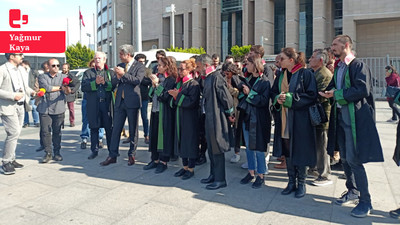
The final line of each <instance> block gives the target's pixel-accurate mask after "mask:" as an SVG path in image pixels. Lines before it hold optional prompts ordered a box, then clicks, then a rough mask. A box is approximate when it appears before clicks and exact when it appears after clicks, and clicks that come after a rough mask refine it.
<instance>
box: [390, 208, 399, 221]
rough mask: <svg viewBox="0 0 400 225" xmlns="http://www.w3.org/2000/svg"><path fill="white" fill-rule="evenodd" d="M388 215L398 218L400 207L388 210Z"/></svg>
mask: <svg viewBox="0 0 400 225" xmlns="http://www.w3.org/2000/svg"><path fill="white" fill-rule="evenodd" d="M389 215H390V216H391V217H392V218H395V219H399V218H400V208H398V209H396V210H392V211H390V212H389Z"/></svg>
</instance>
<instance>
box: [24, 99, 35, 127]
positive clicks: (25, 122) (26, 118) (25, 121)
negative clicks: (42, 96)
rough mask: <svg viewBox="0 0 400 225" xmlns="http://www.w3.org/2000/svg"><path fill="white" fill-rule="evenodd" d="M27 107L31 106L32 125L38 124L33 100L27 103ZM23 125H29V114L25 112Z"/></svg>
mask: <svg viewBox="0 0 400 225" xmlns="http://www.w3.org/2000/svg"><path fill="white" fill-rule="evenodd" d="M29 105H31V106H32V118H33V124H37V123H39V113H38V111H37V110H36V108H37V106H36V105H35V99H31V100H30V101H29ZM24 124H29V113H28V112H26V111H25V119H24Z"/></svg>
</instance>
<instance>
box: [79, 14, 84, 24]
mask: <svg viewBox="0 0 400 225" xmlns="http://www.w3.org/2000/svg"><path fill="white" fill-rule="evenodd" d="M79 20H81V21H82V25H83V26H85V23H84V22H83V16H82V13H81V11H80V10H79Z"/></svg>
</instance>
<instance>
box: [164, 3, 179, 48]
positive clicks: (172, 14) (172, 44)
mask: <svg viewBox="0 0 400 225" xmlns="http://www.w3.org/2000/svg"><path fill="white" fill-rule="evenodd" d="M165 12H166V13H171V25H170V26H171V32H170V33H171V34H170V36H171V40H170V41H171V47H172V48H175V12H176V11H175V4H171V6H168V7H166V8H165Z"/></svg>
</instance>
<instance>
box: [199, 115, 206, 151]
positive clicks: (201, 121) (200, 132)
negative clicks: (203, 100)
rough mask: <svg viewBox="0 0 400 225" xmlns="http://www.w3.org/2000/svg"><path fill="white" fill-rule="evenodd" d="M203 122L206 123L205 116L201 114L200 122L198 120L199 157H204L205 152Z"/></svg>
mask: <svg viewBox="0 0 400 225" xmlns="http://www.w3.org/2000/svg"><path fill="white" fill-rule="evenodd" d="M205 122H206V114H203V113H201V115H200V120H199V123H200V124H199V125H200V126H199V127H200V130H199V144H200V146H199V157H201V156H205V155H206V151H207V140H206V128H205Z"/></svg>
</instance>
